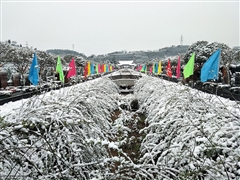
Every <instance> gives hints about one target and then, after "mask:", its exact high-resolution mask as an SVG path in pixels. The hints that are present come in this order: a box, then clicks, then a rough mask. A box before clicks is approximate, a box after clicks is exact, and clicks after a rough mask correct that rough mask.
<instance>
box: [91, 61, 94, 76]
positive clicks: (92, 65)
mask: <svg viewBox="0 0 240 180" xmlns="http://www.w3.org/2000/svg"><path fill="white" fill-rule="evenodd" d="M91 74H95V70H94V64H93V63H91Z"/></svg>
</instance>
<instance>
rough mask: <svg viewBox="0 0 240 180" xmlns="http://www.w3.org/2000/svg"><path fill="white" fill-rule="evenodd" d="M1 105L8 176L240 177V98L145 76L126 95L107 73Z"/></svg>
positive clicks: (2, 171) (3, 171) (0, 140)
mask: <svg viewBox="0 0 240 180" xmlns="http://www.w3.org/2000/svg"><path fill="white" fill-rule="evenodd" d="M134 99H137V100H138V103H139V109H138V110H137V111H136V112H132V111H130V108H129V107H130V106H131V102H132V101H133V100H134ZM123 105H124V106H123ZM123 107H125V108H123ZM0 110H1V111H0V149H1V155H0V158H1V163H0V177H6V178H7V177H8V178H9V177H13V176H14V177H21V176H26V177H28V178H26V179H34V178H35V179H36V177H37V178H38V179H51V178H55V179H61V178H68V179H197V178H200V179H239V178H240V150H239V149H240V148H239V147H240V141H239V139H240V121H239V115H240V108H239V102H236V101H231V100H229V99H224V98H221V97H218V96H216V95H210V94H206V93H204V92H200V91H198V90H196V89H191V88H190V87H188V86H184V85H182V84H181V83H171V82H168V81H165V80H163V79H160V78H157V77H150V76H143V77H142V78H141V79H139V80H137V81H136V84H135V86H134V94H128V95H121V94H119V88H118V87H117V86H116V84H115V83H113V82H112V81H111V80H110V79H109V78H107V77H102V78H98V79H94V80H91V81H87V82H84V83H81V84H77V85H74V86H71V87H65V88H62V89H59V90H55V91H50V92H46V93H44V94H42V95H39V96H34V97H32V98H30V99H23V100H20V101H17V102H9V103H7V104H4V105H2V106H0ZM117 113H119V114H117ZM140 115H144V116H142V119H141V117H140ZM114 117H115V119H114ZM140 120H142V122H143V123H144V124H145V126H144V127H140V126H139V122H140ZM138 143H139V145H138ZM137 145H138V146H137ZM137 151H138V153H139V154H138V156H136V157H135V158H132V156H135V155H136V152H137ZM131 153H132V154H131Z"/></svg>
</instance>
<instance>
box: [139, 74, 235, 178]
mask: <svg viewBox="0 0 240 180" xmlns="http://www.w3.org/2000/svg"><path fill="white" fill-rule="evenodd" d="M135 95H136V96H137V97H138V99H139V104H140V109H139V111H142V112H143V113H146V114H147V115H146V116H147V118H146V121H145V122H146V124H147V127H145V128H144V129H142V130H141V131H144V132H145V133H146V134H147V135H146V137H145V138H144V140H143V141H142V144H141V154H142V157H141V159H140V160H139V162H140V164H141V167H142V168H141V169H143V168H145V169H146V170H147V171H148V172H151V174H152V175H154V178H155V179H238V178H240V141H239V139H240V121H239V115H240V112H239V109H240V108H239V104H237V102H231V101H229V100H227V99H223V98H220V97H217V96H215V95H210V94H205V93H203V92H199V91H197V90H194V89H191V88H189V87H187V86H183V85H181V84H175V83H169V82H166V81H165V80H162V79H158V78H153V77H144V78H142V79H140V80H139V81H138V82H137V84H136V85H135Z"/></svg>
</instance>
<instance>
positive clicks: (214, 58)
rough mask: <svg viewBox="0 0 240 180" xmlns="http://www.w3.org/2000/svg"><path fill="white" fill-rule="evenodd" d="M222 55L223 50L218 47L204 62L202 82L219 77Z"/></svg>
mask: <svg viewBox="0 0 240 180" xmlns="http://www.w3.org/2000/svg"><path fill="white" fill-rule="evenodd" d="M220 57H221V50H220V49H218V50H217V51H215V52H214V53H213V54H212V55H211V56H210V57H209V59H208V60H207V61H206V62H205V63H204V64H203V67H202V69H201V82H206V81H207V80H212V79H218V71H219V63H220Z"/></svg>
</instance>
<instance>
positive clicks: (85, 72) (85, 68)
mask: <svg viewBox="0 0 240 180" xmlns="http://www.w3.org/2000/svg"><path fill="white" fill-rule="evenodd" d="M87 75H88V62H87V63H86V64H85V67H84V78H85V79H86V78H87Z"/></svg>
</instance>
